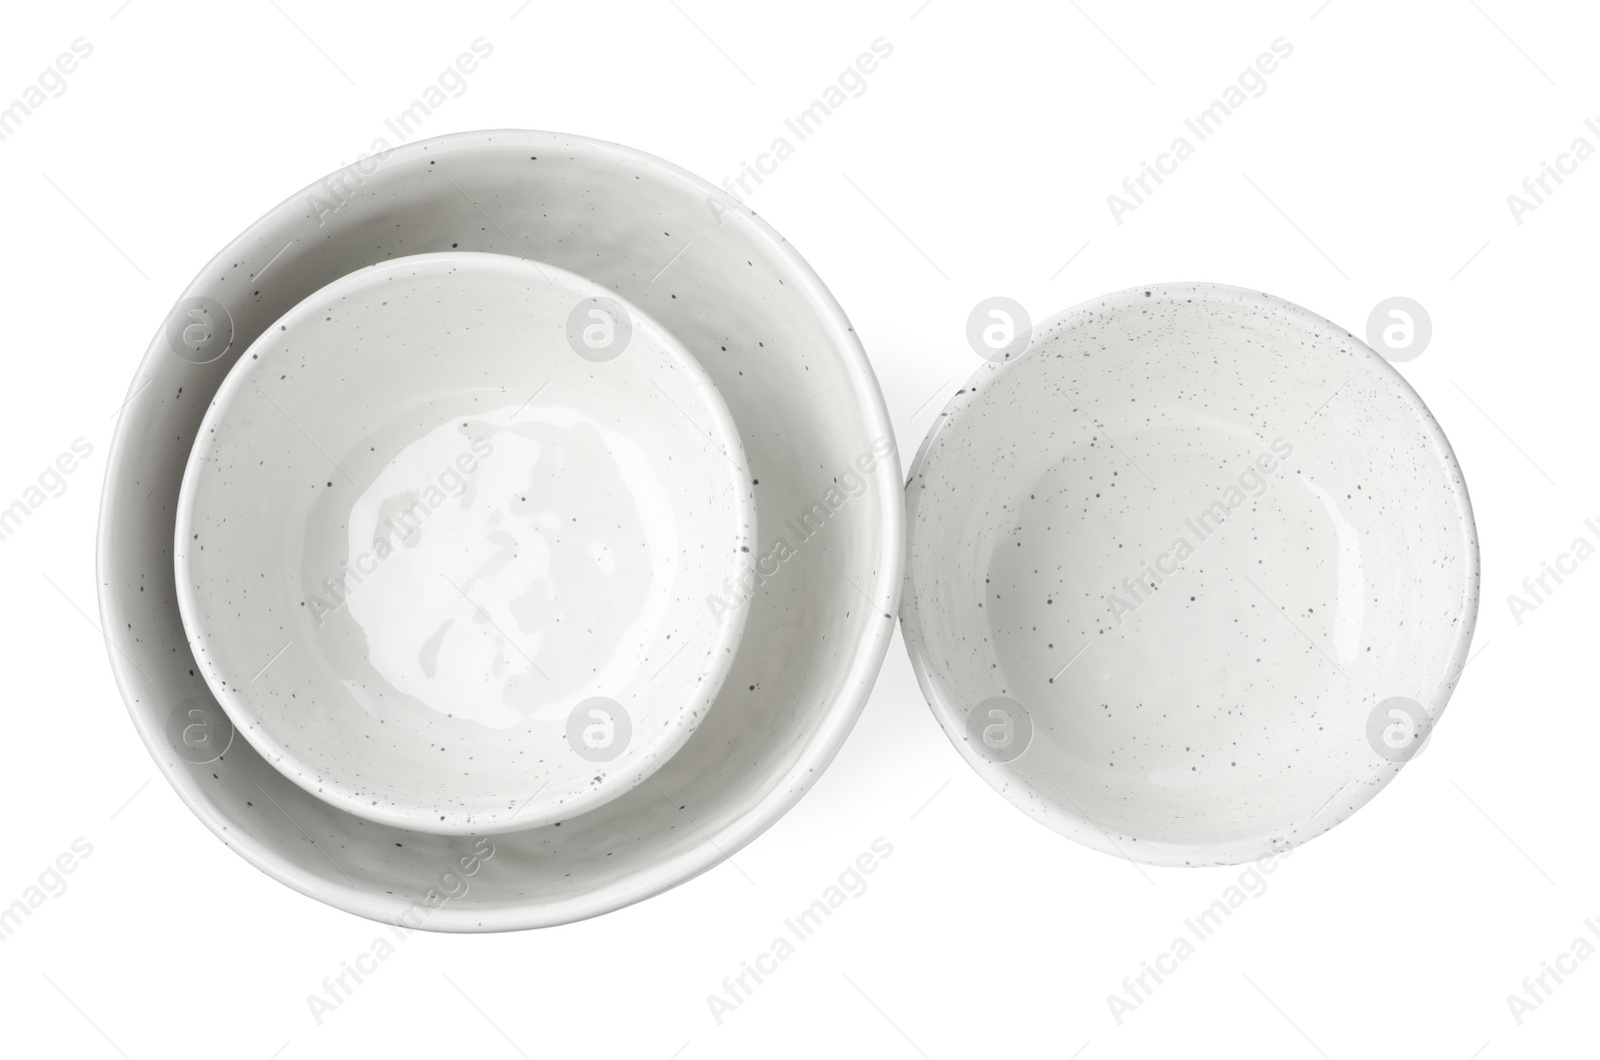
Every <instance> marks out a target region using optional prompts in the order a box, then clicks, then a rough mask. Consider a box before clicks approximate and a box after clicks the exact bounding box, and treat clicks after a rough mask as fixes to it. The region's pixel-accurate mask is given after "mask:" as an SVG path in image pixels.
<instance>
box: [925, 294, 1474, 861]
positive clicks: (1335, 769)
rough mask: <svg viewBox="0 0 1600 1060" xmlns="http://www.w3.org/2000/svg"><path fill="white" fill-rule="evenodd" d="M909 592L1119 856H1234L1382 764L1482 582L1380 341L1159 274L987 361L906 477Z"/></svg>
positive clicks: (1344, 800)
mask: <svg viewBox="0 0 1600 1060" xmlns="http://www.w3.org/2000/svg"><path fill="white" fill-rule="evenodd" d="M907 513H908V520H909V526H908V535H909V548H908V557H907V571H906V585H905V594H904V597H903V601H904V602H903V605H902V611H901V619H902V622H903V624H904V632H905V637H906V641H907V645H908V647H909V650H910V652H911V657H912V662H913V665H914V666H915V668H916V670H917V674H918V677H919V679H920V681H921V683H922V688H923V692H924V694H925V695H926V696H927V698H928V701H929V703H930V704H931V705H932V707H933V711H934V714H935V715H936V716H937V717H938V719H939V722H940V724H941V725H942V726H943V727H944V730H945V732H946V734H947V735H948V736H949V737H950V739H951V740H952V741H953V742H954V743H955V745H956V746H957V748H959V749H960V751H961V753H962V755H963V756H965V757H966V759H967V760H968V761H969V762H970V763H971V764H972V765H973V767H974V768H976V769H977V770H978V771H979V772H980V773H981V774H982V775H983V776H984V778H985V779H987V780H988V781H989V782H990V783H991V784H992V785H993V786H994V787H995V788H996V789H997V790H998V791H1000V792H1001V793H1003V794H1004V795H1005V796H1006V798H1008V799H1010V800H1011V801H1012V802H1013V803H1015V804H1016V805H1017V806H1019V807H1021V808H1022V809H1023V810H1025V811H1026V812H1027V813H1029V814H1030V815H1032V816H1033V817H1035V818H1036V819H1038V820H1040V821H1041V822H1043V823H1045V824H1047V825H1049V826H1050V827H1051V828H1054V829H1055V830H1057V831H1059V832H1061V833H1063V834H1065V835H1067V836H1070V837H1071V838H1073V839H1076V840H1078V841H1080V842H1082V843H1085V844H1087V845H1089V846H1092V847H1095V848H1097V849H1100V850H1104V851H1106V852H1107V853H1111V854H1114V855H1117V856H1122V857H1128V858H1133V859H1136V860H1140V861H1145V862H1150V863H1155V864H1166V865H1198V864H1213V863H1232V862H1239V861H1244V860H1247V859H1250V858H1255V857H1258V856H1261V855H1264V854H1266V853H1268V852H1271V851H1275V850H1282V849H1285V848H1286V847H1288V846H1291V845H1295V844H1299V843H1302V842H1305V841H1306V840H1308V839H1311V838H1312V837H1314V836H1316V835H1318V834H1320V833H1322V832H1324V831H1326V830H1327V829H1328V828H1331V827H1332V826H1333V825H1334V824H1335V823H1337V822H1339V821H1341V820H1343V819H1344V818H1345V817H1347V816H1349V815H1350V814H1351V813H1352V812H1354V811H1355V810H1356V809H1357V808H1358V807H1360V806H1362V805H1363V804H1364V803H1366V802H1367V800H1369V799H1371V798H1372V797H1373V795H1375V794H1376V793H1377V792H1378V790H1379V789H1381V788H1382V787H1383V786H1384V785H1385V784H1386V783H1388V782H1389V781H1390V780H1391V779H1392V778H1393V777H1394V776H1395V774H1396V773H1397V772H1398V771H1399V769H1400V767H1401V766H1402V765H1404V763H1405V761H1406V760H1408V759H1409V758H1410V757H1411V755H1413V754H1414V753H1415V751H1416V749H1417V748H1418V747H1420V746H1421V745H1422V740H1423V739H1424V738H1425V737H1426V735H1427V733H1428V732H1429V731H1430V730H1431V727H1432V724H1433V723H1434V722H1435V721H1436V720H1437V719H1438V716H1439V714H1440V712H1441V711H1443V709H1444V706H1445V702H1446V700H1447V698H1448V697H1449V695H1450V692H1451V690H1452V689H1453V688H1454V686H1455V683H1456V680H1457V678H1458V677H1459V676H1460V674H1461V669H1462V666H1463V665H1464V663H1465V659H1466V653H1467V645H1468V643H1469V641H1470V639H1471V635H1472V626H1473V621H1474V618H1475V616H1476V612H1477V596H1478V550H1477V539H1476V536H1475V533H1474V529H1473V522H1472V511H1471V507H1470V504H1469V502H1468V499H1467V491H1466V486H1465V483H1464V482H1463V480H1462V477H1461V471H1460V469H1459V467H1458V466H1457V464H1456V460H1455V456H1454V454H1453V453H1452V452H1451V450H1450V445H1449V443H1448V442H1447V441H1446V439H1445V437H1444V434H1443V433H1442V432H1441V431H1440V429H1439V427H1438V424H1436V423H1435V422H1434V419H1433V417H1432V416H1431V415H1430V414H1429V412H1428V410H1427V409H1426V408H1425V407H1424V406H1423V404H1422V401H1421V400H1420V399H1419V398H1418V397H1417V395H1416V393H1415V392H1414V391H1413V390H1412V389H1411V388H1410V387H1409V386H1408V385H1407V384H1406V383H1405V381H1404V380H1403V379H1402V378H1401V377H1400V376H1399V374H1398V373H1396V372H1395V371H1394V369H1393V368H1391V367H1390V366H1389V365H1388V364H1387V363H1386V362H1385V361H1384V360H1383V359H1382V358H1380V357H1379V356H1377V355H1376V354H1375V353H1373V352H1372V351H1371V350H1370V349H1368V348H1367V347H1366V346H1365V345H1364V344H1363V343H1362V342H1360V341H1359V340H1358V339H1356V338H1354V337H1353V336H1351V335H1350V334H1349V333H1348V332H1346V331H1345V330H1343V329H1342V328H1338V327H1335V326H1334V325H1332V324H1330V323H1329V322H1328V321H1326V320H1323V319H1322V318H1320V317H1318V316H1316V315H1314V314H1312V313H1309V312H1307V311H1306V310H1304V309H1301V308H1299V307H1298V306H1294V305H1290V304H1288V303H1286V302H1284V301H1282V300H1281V299H1277V298H1273V297H1271V296H1269V295H1264V294H1259V293H1255V292H1250V291H1242V290H1237V289H1234V288H1229V287H1220V286H1214V285H1203V284H1174V285H1166V286H1159V287H1148V288H1137V289H1134V290H1129V291H1122V292H1120V293H1117V294H1113V295H1108V296H1106V297H1104V298H1100V299H1096V300H1095V301H1093V302H1088V303H1085V304H1083V305H1081V306H1078V307H1077V308H1075V309H1072V310H1069V311H1068V312H1066V313H1065V314H1063V315H1061V316H1059V317H1057V318H1055V319H1054V320H1052V321H1050V322H1049V323H1048V324H1045V325H1043V326H1041V327H1039V328H1037V329H1036V330H1035V333H1034V335H1033V338H1032V342H1031V344H1030V345H1029V346H1028V348H1027V350H1026V352H1024V353H1022V354H1021V356H1020V357H1019V358H1018V359H1016V360H1013V361H1010V362H1008V363H1003V364H994V365H988V366H985V367H984V368H982V369H980V370H979V371H978V372H977V374H976V375H974V376H973V377H972V379H971V380H970V381H969V382H968V383H967V385H966V387H965V388H963V389H962V390H961V391H960V393H958V394H957V396H956V397H955V399H954V400H953V401H952V402H951V403H950V405H949V406H948V407H947V408H946V409H945V410H944V412H943V413H942V414H941V416H940V417H939V420H938V422H937V423H936V425H935V426H934V428H933V429H932V431H931V432H930V433H929V435H928V437H927V439H926V441H925V442H924V443H923V446H922V450H921V451H920V452H919V454H918V456H917V459H916V461H915V462H914V464H913V467H912V470H911V474H910V480H909V483H908V487H907Z"/></svg>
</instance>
